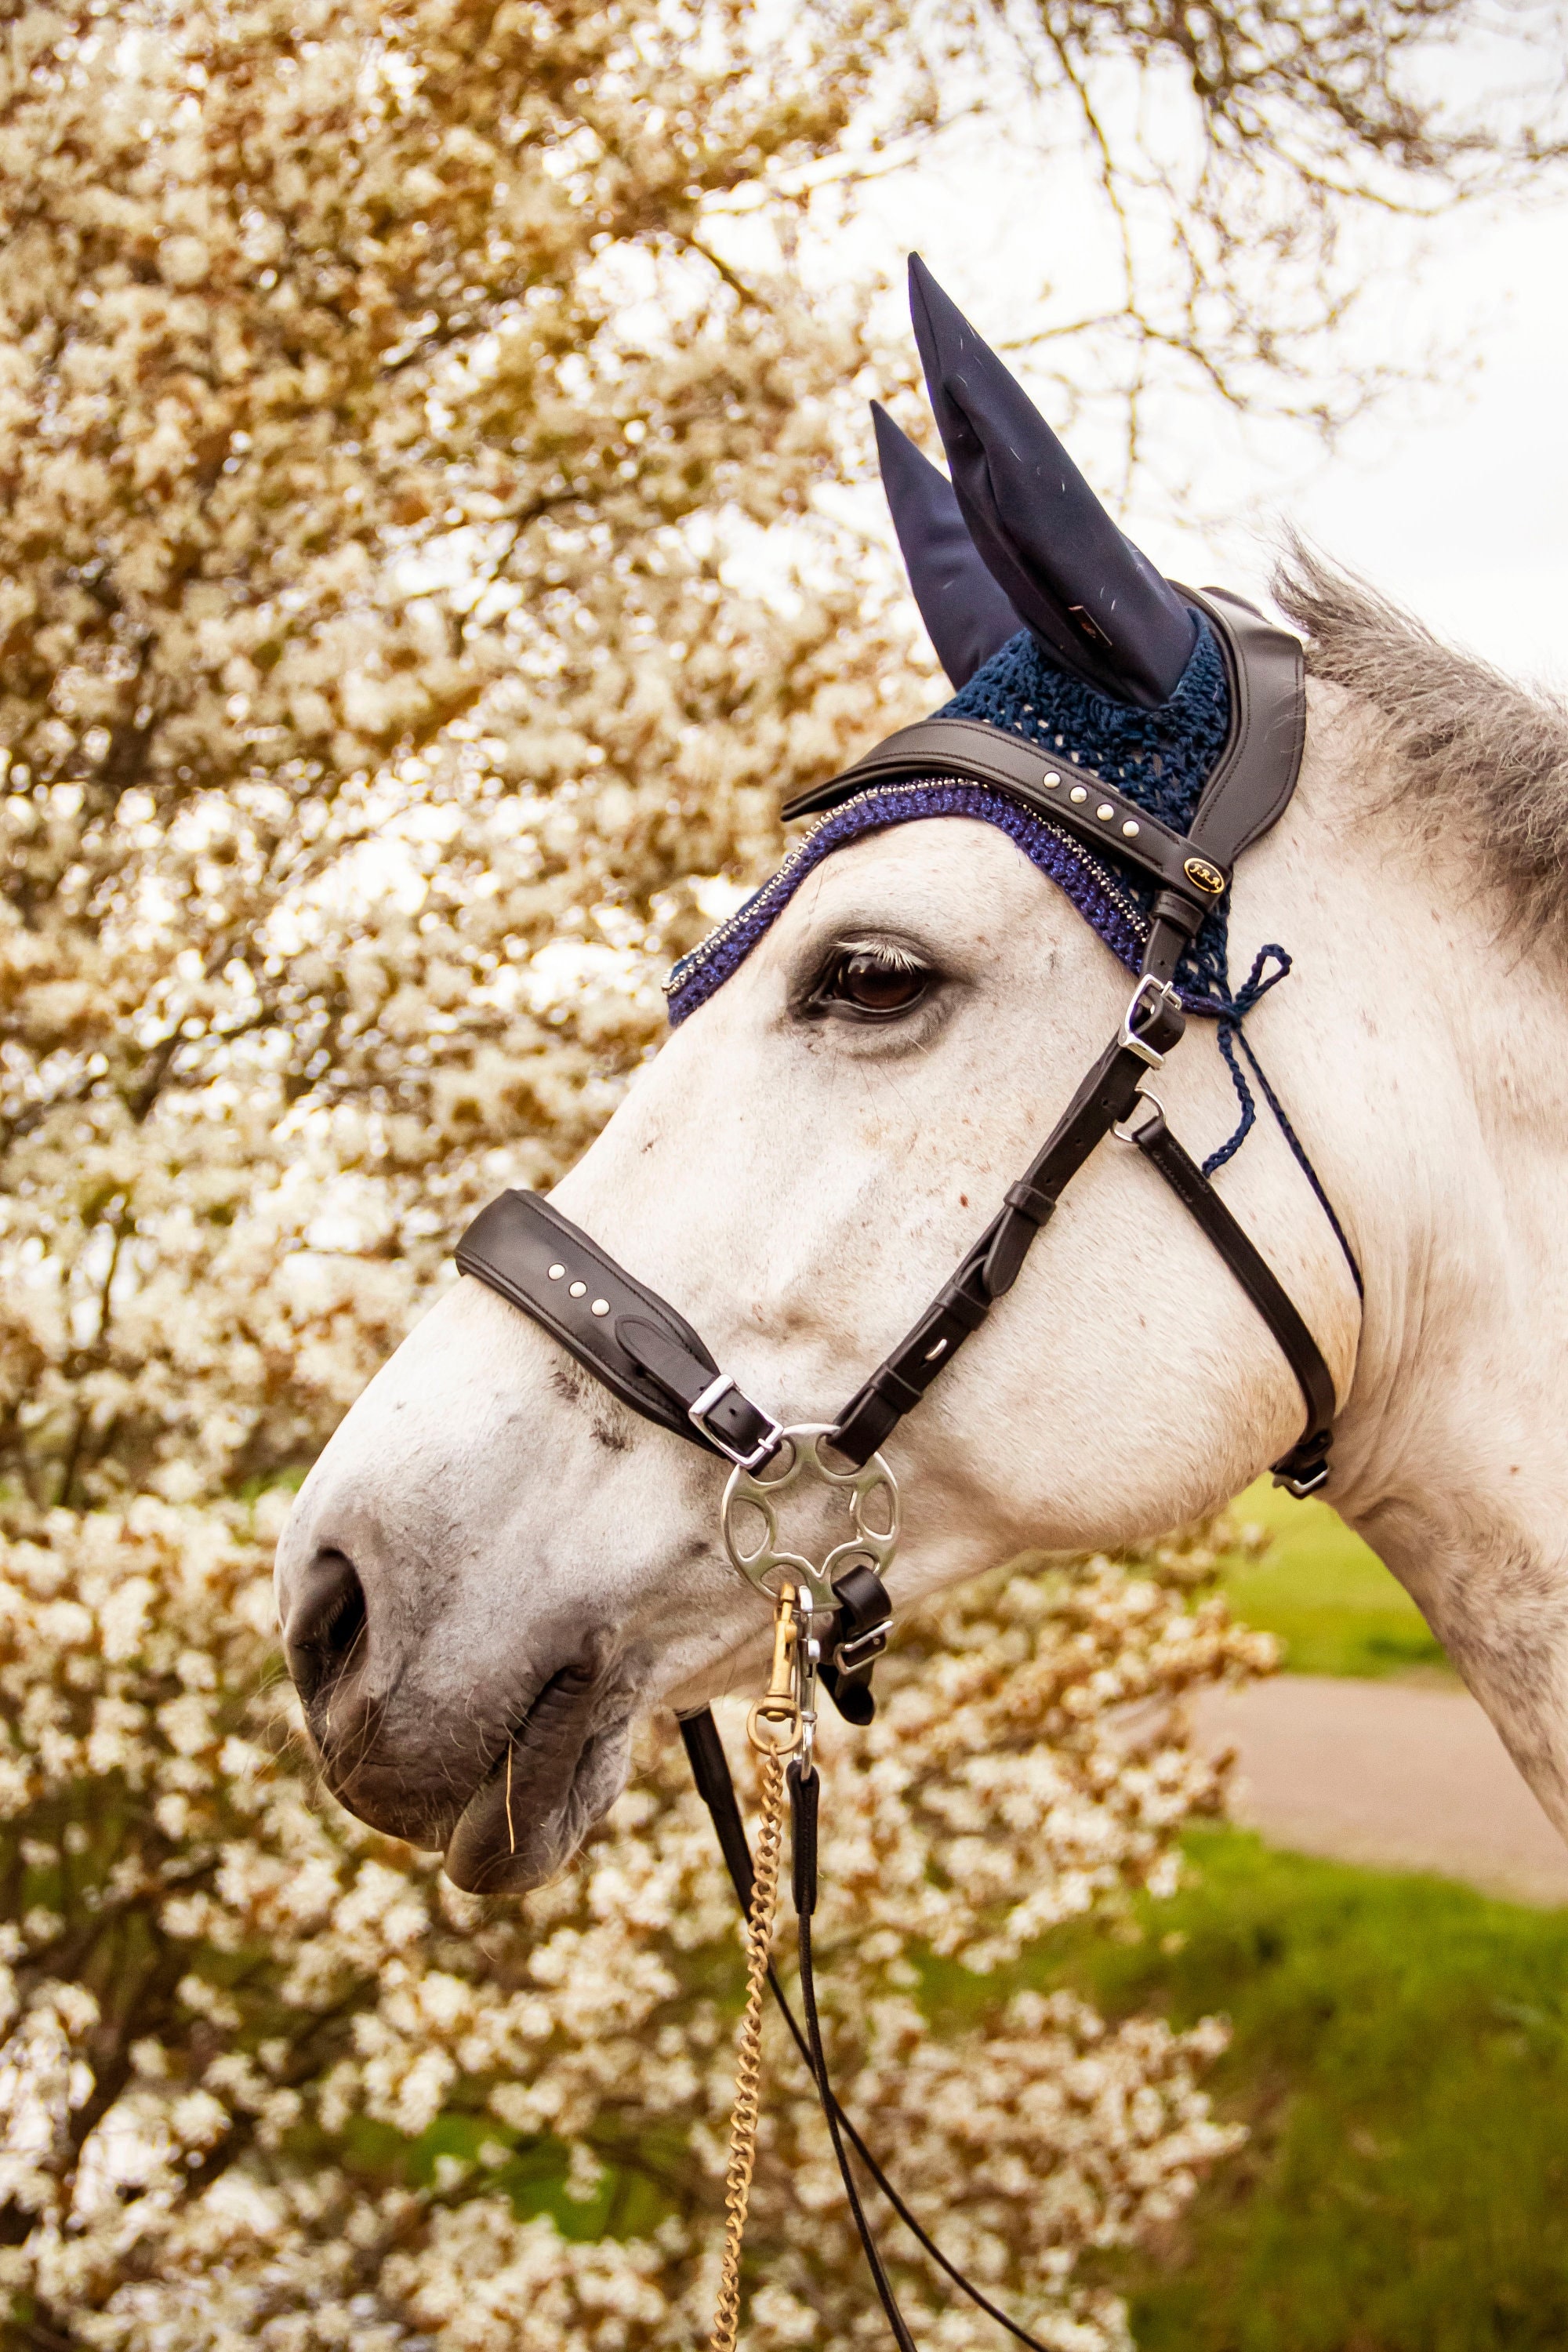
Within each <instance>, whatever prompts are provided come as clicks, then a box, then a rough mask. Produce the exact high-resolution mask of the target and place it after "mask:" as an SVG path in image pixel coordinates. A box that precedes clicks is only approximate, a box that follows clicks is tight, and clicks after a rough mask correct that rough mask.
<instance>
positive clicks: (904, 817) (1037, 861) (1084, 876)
mask: <svg viewBox="0 0 1568 2352" xmlns="http://www.w3.org/2000/svg"><path fill="white" fill-rule="evenodd" d="M932 816H965V817H973V818H977V819H978V820H979V822H980V823H981V824H994V825H995V826H996V827H997V829H998V831H999V832H1002V833H1005V835H1007V837H1008V839H1009V840H1010V841H1012V842H1014V843H1016V845H1017V847H1018V848H1019V849H1021V850H1022V851H1023V853H1024V855H1025V856H1026V858H1027V859H1028V860H1029V862H1030V864H1031V865H1032V866H1037V867H1038V869H1039V871H1040V872H1041V873H1042V874H1045V875H1047V876H1048V877H1049V878H1050V880H1051V881H1053V882H1054V883H1056V885H1057V886H1058V888H1059V889H1060V890H1062V891H1063V892H1065V894H1066V896H1067V897H1068V898H1069V899H1070V900H1071V902H1072V904H1073V905H1074V906H1075V907H1076V908H1078V911H1079V914H1080V915H1081V916H1082V917H1083V919H1084V920H1085V921H1086V922H1087V923H1089V925H1090V926H1091V927H1092V928H1093V929H1095V930H1096V931H1098V932H1099V934H1100V938H1101V939H1102V940H1104V941H1105V944H1106V946H1107V947H1108V948H1109V949H1110V951H1111V953H1112V955H1114V956H1116V957H1117V958H1118V959H1119V960H1120V961H1121V962H1122V963H1124V964H1125V965H1126V966H1127V968H1128V970H1129V971H1137V969H1138V966H1139V963H1140V961H1141V959H1142V952H1143V943H1144V941H1145V940H1146V939H1147V938H1148V935H1149V920H1148V917H1147V916H1146V915H1145V913H1144V912H1143V909H1142V907H1140V905H1139V904H1138V901H1137V899H1136V898H1134V897H1133V895H1132V892H1131V890H1130V889H1129V887H1128V886H1127V884H1126V883H1125V882H1124V881H1122V880H1121V877H1119V876H1117V875H1116V874H1114V873H1112V871H1111V870H1110V866H1106V865H1103V864H1102V863H1101V862H1100V859H1099V858H1097V857H1094V856H1091V855H1090V854H1089V851H1087V850H1086V849H1084V848H1082V847H1081V846H1080V845H1079V843H1077V842H1075V841H1073V840H1071V839H1069V837H1068V835H1066V834H1065V833H1063V832H1061V831H1059V830H1058V827H1057V826H1055V825H1054V824H1051V823H1050V822H1049V820H1048V819H1047V818H1045V817H1042V816H1037V815H1035V814H1033V812H1032V811H1031V810H1029V809H1026V808H1024V807H1022V806H1021V805H1020V804H1019V803H1018V802H1016V801H1011V800H1008V799H1006V798H1005V796H1004V795H1003V794H1002V793H995V792H992V791H990V790H988V789H987V788H986V787H985V786H984V785H983V784H963V783H952V782H944V781H942V779H940V778H934V777H933V778H931V780H930V781H928V782H917V783H909V784H889V785H885V786H882V787H880V788H879V790H877V791H874V792H866V793H858V794H857V795H856V797H855V799H854V800H852V801H846V802H845V803H844V805H843V806H842V807H841V808H837V809H834V810H833V811H832V812H831V814H829V815H827V816H826V817H824V818H823V820H822V822H821V824H818V825H816V826H815V827H814V828H813V829H812V831H811V832H810V833H808V834H807V835H806V836H805V840H804V841H802V842H799V843H797V845H795V848H794V849H792V850H791V852H790V854H789V856H787V857H786V858H785V859H784V864H783V865H782V866H780V867H779V869H778V871H777V873H776V874H774V875H773V876H772V877H770V878H769V879H768V880H767V881H766V882H764V883H763V887H762V888H761V889H760V890H758V891H757V892H755V893H754V895H753V896H752V898H748V899H747V900H746V902H745V904H744V906H742V907H737V908H736V909H735V912H734V913H733V914H732V915H731V916H730V918H729V919H728V920H727V921H725V922H722V923H721V924H720V926H719V928H718V929H717V930H715V931H711V932H710V934H709V936H708V938H707V939H705V940H703V941H702V943H701V945H700V947H697V948H694V949H693V950H692V951H691V953H690V954H689V955H688V956H683V957H682V958H681V960H680V961H679V963H678V964H677V965H676V967H675V969H674V971H672V972H671V973H670V975H669V979H668V982H666V985H665V993H666V996H667V997H668V1003H669V1025H670V1027H671V1028H672V1029H675V1028H679V1025H680V1024H681V1022H683V1021H684V1020H686V1019H687V1018H688V1016H689V1014H691V1013H695V1012H696V1011H697V1009H698V1007H699V1006H700V1005H702V1004H706V1003H707V1002H708V999H709V998H710V996H711V995H712V993H713V992H714V990H715V989H717V988H720V987H721V986H722V985H723V983H724V982H725V981H727V980H728V979H729V978H730V976H731V973H732V972H734V971H738V970H739V968H740V966H741V965H742V963H743V962H744V961H745V960H746V958H747V956H749V955H750V954H751V952H752V949H753V948H754V947H755V946H756V944H757V942H758V940H761V939H762V938H763V936H764V935H765V934H766V933H767V932H768V931H769V930H770V929H772V927H773V924H774V923H775V922H776V921H777V920H778V919H779V917H780V916H781V915H782V914H783V912H784V908H786V907H787V906H788V905H789V902H790V900H791V899H792V898H794V896H795V892H796V891H797V890H798V889H799V888H800V886H801V884H802V883H803V882H804V881H805V878H806V877H807V876H808V875H809V874H811V873H812V872H814V871H815V869H816V867H817V866H820V865H821V863H822V861H823V859H824V858H825V857H827V856H831V855H832V853H833V852H834V851H835V850H836V849H842V848H843V847H844V846H845V845H846V843H847V842H851V841H858V840H860V839H861V838H862V836H863V835H866V834H869V833H881V832H885V831H886V830H887V828H888V827H889V825H895V824H909V823H910V821H911V820H912V819H914V818H916V817H932ZM1189 1009H1191V1010H1193V1011H1198V1012H1204V1011H1208V1010H1209V1009H1210V1007H1209V1006H1207V1005H1206V1004H1205V1003H1203V1002H1202V1001H1201V1000H1199V1001H1197V1002H1196V1003H1194V1004H1193V1005H1192V1006H1191V1007H1190V1008H1189Z"/></svg>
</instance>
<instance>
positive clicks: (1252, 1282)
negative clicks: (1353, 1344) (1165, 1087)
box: [1131, 1097, 1335, 1495]
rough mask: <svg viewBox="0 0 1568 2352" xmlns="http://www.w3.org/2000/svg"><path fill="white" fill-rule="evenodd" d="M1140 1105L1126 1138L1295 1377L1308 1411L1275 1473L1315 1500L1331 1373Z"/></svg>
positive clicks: (1193, 1165) (1236, 1228)
mask: <svg viewBox="0 0 1568 2352" xmlns="http://www.w3.org/2000/svg"><path fill="white" fill-rule="evenodd" d="M1144 1100H1145V1102H1146V1103H1147V1104H1148V1108H1149V1116H1148V1118H1145V1119H1144V1120H1143V1122H1142V1125H1141V1126H1140V1127H1138V1128H1137V1129H1135V1130H1134V1131H1133V1133H1132V1135H1131V1141H1132V1142H1133V1143H1135V1144H1136V1145H1137V1147H1138V1149H1139V1150H1140V1151H1141V1152H1142V1154H1143V1157H1144V1159H1145V1160H1148V1162H1149V1164H1150V1166H1151V1167H1152V1168H1154V1169H1156V1170H1157V1171H1159V1173H1160V1174H1161V1175H1162V1176H1163V1178H1164V1180H1165V1181H1166V1183H1167V1184H1168V1185H1169V1186H1170V1188H1171V1190H1172V1192H1174V1194H1175V1196H1176V1198H1177V1200H1178V1201H1180V1202H1181V1204H1182V1206H1183V1208H1184V1209H1185V1210H1186V1212H1187V1213H1188V1215H1189V1216H1190V1217H1192V1218H1193V1220H1194V1223H1197V1224H1198V1225H1200V1226H1201V1227H1202V1228H1203V1231H1204V1233H1205V1234H1206V1235H1207V1236H1208V1239H1209V1240H1210V1241H1211V1242H1212V1243H1213V1244H1214V1246H1215V1251H1216V1252H1217V1253H1218V1255H1220V1256H1221V1257H1222V1258H1223V1259H1224V1260H1225V1263H1226V1265H1227V1266H1228V1267H1229V1268H1230V1271H1231V1273H1232V1274H1233V1275H1234V1276H1236V1279H1237V1282H1238V1283H1239V1284H1240V1285H1241V1287H1242V1289H1243V1290H1244V1291H1245V1292H1246V1293H1247V1297H1248V1298H1249V1299H1250V1300H1251V1302H1252V1304H1253V1306H1254V1307H1256V1308H1257V1310H1258V1315H1259V1316H1260V1317H1261V1318H1262V1319H1263V1321H1264V1322H1265V1323H1267V1325H1268V1328H1269V1330H1270V1331H1271V1332H1272V1333H1273V1335H1274V1337H1275V1339H1276V1340H1277V1341H1278V1342H1279V1350H1280V1353H1281V1354H1282V1355H1283V1356H1284V1358H1285V1360H1286V1362H1287V1363H1288V1364H1289V1367H1290V1370H1292V1371H1293V1372H1294V1373H1295V1375H1296V1382H1297V1386H1298V1387H1299V1388H1300V1391H1301V1396H1302V1399H1303V1401H1304V1402H1305V1404H1306V1407H1307V1426H1306V1429H1305V1430H1304V1432H1303V1433H1302V1434H1301V1436H1300V1438H1298V1440H1297V1441H1296V1444H1294V1445H1293V1446H1292V1447H1291V1448H1290V1451H1289V1454H1283V1455H1281V1457H1280V1459H1279V1461H1278V1462H1277V1463H1275V1465H1274V1475H1275V1477H1276V1478H1278V1479H1279V1482H1280V1484H1281V1485H1282V1486H1288V1487H1289V1489H1290V1491H1291V1493H1292V1494H1299V1495H1310V1494H1315V1493H1316V1492H1317V1490H1318V1488H1319V1487H1320V1486H1323V1485H1325V1484H1326V1483H1327V1480H1328V1475H1329V1472H1328V1455H1329V1447H1330V1444H1331V1440H1332V1434H1333V1419H1334V1405H1335V1399H1334V1378H1333V1374H1332V1373H1331V1371H1330V1370H1329V1368H1328V1365H1327V1364H1326V1362H1325V1361H1324V1360H1323V1353H1322V1350H1321V1348H1320V1347H1319V1345H1318V1343H1317V1341H1316V1340H1315V1339H1313V1337H1312V1335H1311V1333H1310V1331H1309V1330H1308V1328H1307V1326H1306V1324H1305V1323H1304V1322H1303V1320H1302V1318H1301V1317H1300V1314H1299V1313H1298V1311H1297V1309H1296V1307H1295V1306H1294V1305H1293V1303H1292V1301H1291V1300H1290V1298H1289V1295H1288V1294H1287V1293H1286V1291H1285V1290H1284V1289H1283V1288H1282V1287H1281V1286H1280V1284H1279V1280H1278V1278H1277V1276H1275V1274H1274V1271H1273V1269H1272V1267H1271V1266H1270V1265H1268V1261H1267V1260H1266V1259H1265V1258H1264V1257H1263V1256H1262V1255H1261V1254H1260V1253H1259V1252H1258V1250H1257V1249H1256V1248H1255V1247H1254V1245H1253V1244H1252V1242H1251V1241H1250V1240H1249V1238H1248V1236H1247V1233H1246V1232H1245V1231H1244V1229H1243V1228H1242V1226H1241V1225H1239V1224H1238V1223H1237V1220H1236V1219H1235V1217H1233V1216H1232V1214H1231V1213H1230V1211H1229V1210H1228V1209H1227V1208H1226V1204H1225V1202H1223V1201H1222V1200H1221V1199H1220V1196H1219V1194H1218V1193H1217V1192H1215V1189H1214V1186H1213V1185H1212V1184H1211V1183H1210V1182H1209V1181H1208V1178H1207V1177H1206V1176H1205V1174H1204V1172H1203V1170H1202V1169H1201V1168H1200V1167H1199V1166H1198V1164H1197V1162H1196V1160H1194V1159H1193V1158H1192V1156H1191V1155H1190V1153H1188V1152H1187V1151H1185V1150H1184V1149H1183V1148H1182V1146H1181V1145H1180V1144H1179V1143H1178V1142H1177V1140H1176V1139H1175V1137H1174V1136H1173V1134H1172V1133H1171V1130H1170V1129H1169V1128H1168V1127H1167V1126H1166V1124H1165V1115H1164V1113H1163V1111H1162V1110H1161V1109H1160V1108H1159V1107H1158V1106H1157V1105H1156V1104H1154V1103H1152V1102H1150V1101H1149V1098H1148V1097H1144Z"/></svg>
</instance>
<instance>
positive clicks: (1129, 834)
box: [1121, 816, 1138, 841]
mask: <svg viewBox="0 0 1568 2352" xmlns="http://www.w3.org/2000/svg"><path fill="white" fill-rule="evenodd" d="M1121 836H1122V839H1123V840H1124V841H1136V840H1137V838H1138V820H1137V818H1136V817H1135V816H1130V817H1129V818H1128V820H1127V822H1126V824H1124V825H1123V826H1122V828H1121Z"/></svg>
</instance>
